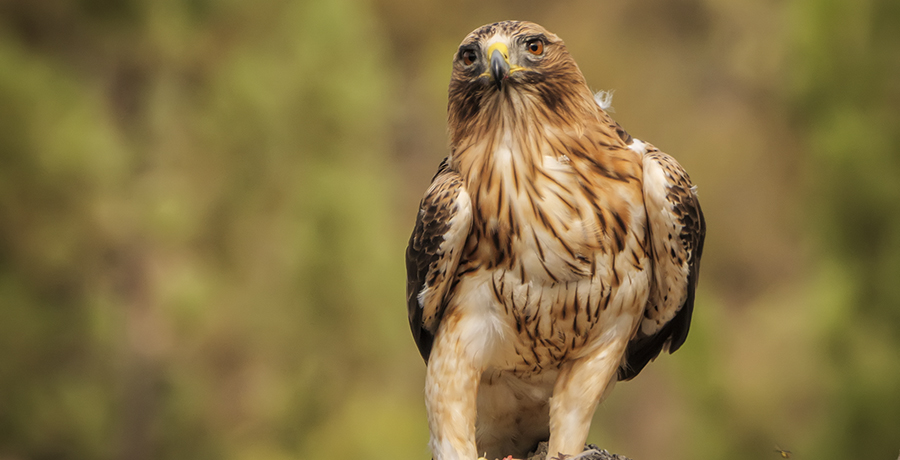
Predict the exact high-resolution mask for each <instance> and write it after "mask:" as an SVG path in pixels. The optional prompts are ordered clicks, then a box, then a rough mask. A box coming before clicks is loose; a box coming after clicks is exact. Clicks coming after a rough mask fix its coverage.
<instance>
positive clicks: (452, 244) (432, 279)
mask: <svg viewBox="0 0 900 460" xmlns="http://www.w3.org/2000/svg"><path fill="white" fill-rule="evenodd" d="M471 227H472V203H471V200H470V199H469V194H468V192H466V190H465V187H463V183H462V180H461V179H460V177H459V174H458V173H457V172H456V171H453V170H451V169H450V167H449V166H448V163H447V160H446V159H445V160H444V161H443V162H442V163H441V166H440V168H438V172H437V174H435V176H434V178H433V179H432V181H431V186H430V187H429V188H428V191H427V192H426V193H425V197H424V198H422V202H421V203H420V204H419V213H418V216H417V218H416V226H415V228H414V229H413V233H412V235H411V236H410V238H409V246H407V248H406V276H407V278H406V308H407V313H408V314H409V327H410V329H411V330H412V334H413V338H414V339H415V341H416V345H417V346H418V347H419V353H421V354H422V358H424V359H425V361H426V362H427V361H428V356H429V355H430V354H431V346H432V342H433V341H434V334H435V333H436V332H437V328H438V325H439V324H440V321H441V318H442V316H443V314H444V309H445V307H446V305H447V299H448V297H449V295H450V292H449V291H450V289H451V286H453V283H452V280H453V278H454V277H455V276H456V269H457V266H458V264H459V258H460V255H461V254H462V252H463V249H464V247H465V244H466V239H467V238H468V235H469V232H470V230H471Z"/></svg>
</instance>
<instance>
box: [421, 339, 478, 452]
mask: <svg viewBox="0 0 900 460" xmlns="http://www.w3.org/2000/svg"><path fill="white" fill-rule="evenodd" d="M447 326H450V325H449V324H447ZM464 342H465V340H462V338H461V337H460V334H457V333H455V331H454V330H453V328H451V327H446V328H444V329H443V330H442V331H441V333H439V334H438V336H437V337H436V338H435V344H434V347H433V348H432V351H431V356H430V357H429V361H428V368H427V370H426V374H425V406H426V408H427V411H428V426H429V428H430V430H431V452H432V454H433V455H434V460H475V459H476V458H477V457H478V455H477V452H476V450H475V413H476V397H477V394H478V382H479V379H480V377H481V371H480V369H479V368H478V366H477V365H476V364H475V362H474V359H473V357H472V356H470V355H469V354H467V353H466V349H468V348H469V347H466V346H464V345H463V343H464Z"/></svg>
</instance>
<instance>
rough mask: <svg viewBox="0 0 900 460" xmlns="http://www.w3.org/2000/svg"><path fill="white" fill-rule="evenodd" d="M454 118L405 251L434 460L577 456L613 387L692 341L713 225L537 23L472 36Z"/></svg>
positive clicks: (678, 173)
mask: <svg viewBox="0 0 900 460" xmlns="http://www.w3.org/2000/svg"><path fill="white" fill-rule="evenodd" d="M601 102H603V101H601ZM448 125H449V136H450V153H449V155H448V156H447V157H446V158H445V159H444V161H443V162H442V163H441V164H440V167H439V168H438V171H437V174H435V176H434V178H433V179H432V182H431V186H430V187H429V188H428V190H427V192H426V193H425V196H424V198H423V199H422V201H421V204H420V206H419V212H418V216H417V219H416V224H415V227H414V229H413V233H412V236H411V238H410V240H409V246H408V248H407V251H406V267H407V274H408V279H407V285H406V292H407V309H408V314H409V324H410V327H411V329H412V334H413V337H414V339H415V342H416V344H417V345H418V348H419V351H420V353H421V354H422V357H423V358H424V359H425V361H426V364H427V370H426V378H425V402H426V408H427V413H428V424H429V429H430V432H431V440H430V447H431V450H432V453H433V454H434V458H435V459H436V460H450V459H463V460H474V459H476V458H477V457H479V455H480V454H484V453H486V454H487V457H488V458H503V457H505V456H508V455H513V456H515V457H517V458H522V457H524V456H525V455H526V454H527V453H528V452H529V451H530V450H531V449H533V448H534V447H535V446H536V444H537V443H538V442H540V441H543V440H549V453H548V458H550V457H557V456H559V454H564V455H572V454H576V453H579V452H581V451H582V450H583V448H584V443H585V440H586V438H587V435H588V429H589V428H590V422H591V417H592V415H593V413H594V410H595V408H596V406H597V404H598V403H599V402H600V401H601V400H602V399H603V398H604V396H605V395H606V394H607V393H608V392H609V390H610V389H611V388H612V387H613V385H614V384H615V382H616V381H617V380H628V379H631V378H632V377H634V376H635V375H637V374H638V373H639V372H640V371H641V369H643V368H644V366H645V365H646V364H647V362H648V361H650V360H653V359H655V358H656V357H657V356H658V355H659V353H660V351H668V352H670V353H671V352H674V351H675V350H677V349H678V348H679V347H680V346H681V345H682V343H684V340H685V338H686V336H687V333H688V327H689V325H690V320H691V311H692V309H693V304H694V291H695V289H696V286H697V279H698V272H699V268H700V254H701V251H702V248H703V239H704V235H705V232H706V230H705V223H704V219H703V213H702V212H701V210H700V204H699V203H698V200H697V194H696V191H695V188H694V186H693V185H692V183H691V181H690V179H689V178H688V175H687V173H686V172H685V171H684V169H682V167H681V165H680V164H679V163H678V162H677V161H675V159H674V158H672V157H671V156H669V155H667V154H665V153H663V152H661V151H659V150H658V149H656V148H655V147H653V146H652V145H650V144H648V143H645V142H642V141H640V140H637V139H634V138H632V137H631V136H630V135H628V134H627V133H626V132H625V130H623V129H622V128H621V127H620V126H619V125H618V124H617V123H616V122H615V121H613V119H612V118H610V116H609V115H608V114H607V113H606V111H605V110H604V109H603V108H602V107H601V104H599V103H598V101H597V100H595V98H594V95H593V94H592V93H591V91H590V89H589V87H588V85H587V84H586V82H585V79H584V76H583V75H582V73H581V71H580V70H579V68H578V66H577V65H576V63H575V61H574V60H573V59H572V57H571V56H570V55H569V53H568V51H566V47H565V45H564V44H563V41H562V40H560V38H559V37H557V36H556V35H554V34H552V33H550V32H548V31H547V30H545V29H544V28H543V27H541V26H539V25H537V24H533V23H529V22H518V21H507V22H499V23H494V24H489V25H486V26H483V27H481V28H479V29H476V30H475V31H474V32H472V33H471V34H469V35H468V36H467V37H466V38H465V39H464V40H463V42H462V44H461V45H460V46H459V49H458V51H457V52H456V54H455V56H454V59H453V71H452V76H451V81H450V88H449V103H448Z"/></svg>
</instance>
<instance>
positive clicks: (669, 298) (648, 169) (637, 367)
mask: <svg viewBox="0 0 900 460" xmlns="http://www.w3.org/2000/svg"><path fill="white" fill-rule="evenodd" d="M635 142H640V141H637V140H635ZM641 147H642V150H643V151H644V159H643V169H644V171H643V180H644V183H643V189H644V206H645V208H646V210H647V222H648V226H649V230H650V232H649V233H650V242H651V248H652V254H653V272H654V273H653V278H652V280H651V289H650V297H649V299H648V301H647V306H646V307H645V310H644V318H643V319H642V321H641V324H640V326H639V329H638V331H637V334H636V336H635V338H634V339H632V341H631V342H630V343H629V345H628V351H627V355H626V360H625V362H624V363H623V365H622V367H621V368H620V370H619V380H628V379H631V378H633V377H634V376H636V375H637V374H638V373H639V372H640V371H641V370H642V369H643V368H644V366H646V365H647V363H648V362H650V361H652V360H653V359H655V358H656V357H657V356H658V355H659V353H660V351H662V350H667V351H668V352H669V353H674V352H675V350H678V348H679V347H681V345H682V344H683V343H684V341H685V339H686V338H687V334H688V330H689V329H690V324H691V314H692V312H693V308H694V293H695V290H696V288H697V281H698V278H699V274H700V256H701V254H702V252H703V239H704V237H705V236H706V221H705V220H704V218H703V211H702V210H701V209H700V202H699V200H698V198H697V193H696V187H694V186H693V185H692V183H691V179H690V177H688V175H687V172H685V170H684V169H683V168H682V167H681V165H680V164H678V162H677V161H676V160H675V159H674V158H672V157H671V156H669V155H667V154H665V153H663V152H660V151H659V150H658V149H656V148H655V147H653V146H652V145H649V144H645V145H642V146H641Z"/></svg>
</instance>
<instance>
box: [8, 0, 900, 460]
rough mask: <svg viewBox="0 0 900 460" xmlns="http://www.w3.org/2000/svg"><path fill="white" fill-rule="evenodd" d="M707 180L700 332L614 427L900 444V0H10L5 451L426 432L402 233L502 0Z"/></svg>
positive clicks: (234, 444) (607, 432)
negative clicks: (556, 40) (471, 49)
mask: <svg viewBox="0 0 900 460" xmlns="http://www.w3.org/2000/svg"><path fill="white" fill-rule="evenodd" d="M509 18H519V19H530V20H534V21H536V22H539V23H541V24H543V25H545V26H547V27H548V28H549V29H550V30H553V31H555V32H557V33H558V34H559V35H561V36H562V37H563V38H564V39H565V40H566V41H567V44H568V46H569V49H570V51H571V52H572V54H573V55H574V56H575V58H576V59H577V60H578V62H579V65H580V66H581V68H582V70H583V71H584V73H585V74H586V76H587V78H588V81H589V82H591V83H592V85H593V87H594V89H615V90H616V91H617V93H616V99H615V100H614V106H615V107H616V109H617V110H616V112H615V113H614V116H615V117H616V118H617V119H618V120H619V121H620V122H621V123H622V124H623V125H624V126H625V127H626V128H628V129H629V131H630V132H632V133H633V134H634V135H636V136H637V137H640V138H643V139H647V140H649V141H651V142H653V143H654V144H656V145H659V146H661V147H663V148H664V149H666V150H667V151H669V152H670V153H672V154H674V155H675V156H676V157H678V158H679V160H681V162H682V163H683V164H684V165H685V166H686V167H687V169H688V170H689V171H690V172H691V175H692V178H693V179H694V181H695V182H696V183H698V184H699V186H700V193H701V198H702V200H703V203H704V210H705V211H706V215H707V217H708V221H709V222H708V223H709V237H708V240H707V247H706V250H705V251H704V261H703V263H704V271H703V279H702V282H701V286H700V287H701V292H700V294H699V299H698V305H697V311H696V317H695V322H694V324H693V326H692V332H691V337H690V340H688V342H687V344H686V346H685V347H684V348H683V349H682V351H679V352H678V353H677V354H675V355H673V356H671V357H670V356H665V357H663V358H661V359H660V360H659V361H658V362H657V363H654V364H653V365H651V366H649V367H648V368H647V370H645V371H644V372H643V373H642V375H641V376H640V377H639V378H637V379H635V380H634V381H633V382H628V383H623V384H621V385H619V386H618V388H617V389H616V391H615V392H614V393H613V395H612V396H611V397H610V398H609V399H608V400H607V401H606V402H605V403H604V405H603V406H602V407H601V409H600V410H599V411H598V414H597V416H596V417H595V423H594V426H593V431H592V435H591V441H593V442H597V443H599V444H601V445H603V446H604V447H607V448H609V449H611V450H614V451H619V452H621V453H623V454H627V455H628V456H629V457H632V458H638V459H645V460H651V459H688V458H730V459H760V458H778V453H777V452H775V446H776V444H777V445H779V446H780V447H782V448H785V449H789V450H791V451H793V452H794V456H795V457H796V458H799V459H803V458H820V459H829V458H834V459H838V458H894V457H893V456H894V455H896V453H897V449H898V446H897V444H896V439H897V438H896V434H897V433H900V400H898V399H897V398H896V389H897V388H900V359H898V357H900V332H898V328H897V327H896V325H897V324H900V283H898V282H897V280H898V279H900V156H898V155H897V152H900V110H898V107H900V29H898V28H897V26H896V25H897V24H898V23H900V4H898V3H897V2H896V1H893V0H864V1H862V2H853V1H850V0H792V1H790V2H771V1H769V2H749V1H744V2H725V1H721V0H671V1H669V0H640V1H636V2H595V1H588V0H583V1H572V2H536V1H512V0H508V1H500V2H469V1H466V2H461V3H459V4H449V3H432V2H412V1H409V0H372V1H365V0H333V1H325V0H308V1H288V0H260V1H258V2H252V3H251V2H237V1H233V0H190V1H181V2H179V1H174V0H163V1H150V0H120V1H109V0H80V1H72V2H60V1H46V2H43V1H39V2H28V1H14V0H0V458H4V459H31V458H35V459H56V458H59V459H137V460H140V459H157V458H160V459H180V458H185V459H187V458H190V459H205V458H209V459H213V458H215V459H220V458H225V459H229V458H231V459H240V460H243V459H256V458H266V459H270V458H271V459H281V458H367V459H378V458H391V459H395V458H401V459H405V458H428V450H427V445H426V442H427V428H426V423H425V414H424V407H423V403H422V383H423V367H424V366H423V365H422V362H421V359H420V358H419V357H418V354H417V352H416V350H415V347H414V345H413V343H412V340H411V338H410V336H409V332H408V330H407V325H406V318H405V316H406V314H405V305H404V292H403V290H404V282H403V279H404V276H405V274H404V265H403V249H404V246H405V243H406V239H407V237H408V232H409V231H410V229H411V226H412V221H413V216H414V213H415V207H416V204H417V203H418V200H419V198H420V196H421V193H422V192H423V191H424V189H425V187H426V186H427V183H428V180H429V179H430V177H431V174H432V173H433V172H434V170H435V168H436V166H437V164H438V162H439V160H440V158H441V157H442V156H443V155H445V152H446V135H445V125H444V115H445V108H446V84H447V80H448V78H449V68H450V65H449V64H450V57H451V56H452V54H453V52H454V50H455V47H456V45H457V44H458V42H459V41H460V40H461V39H462V38H463V37H464V36H465V34H467V33H468V32H469V31H470V30H472V29H474V28H475V27H477V26H480V25H481V24H484V23H487V22H491V21H495V20H501V19H509Z"/></svg>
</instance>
